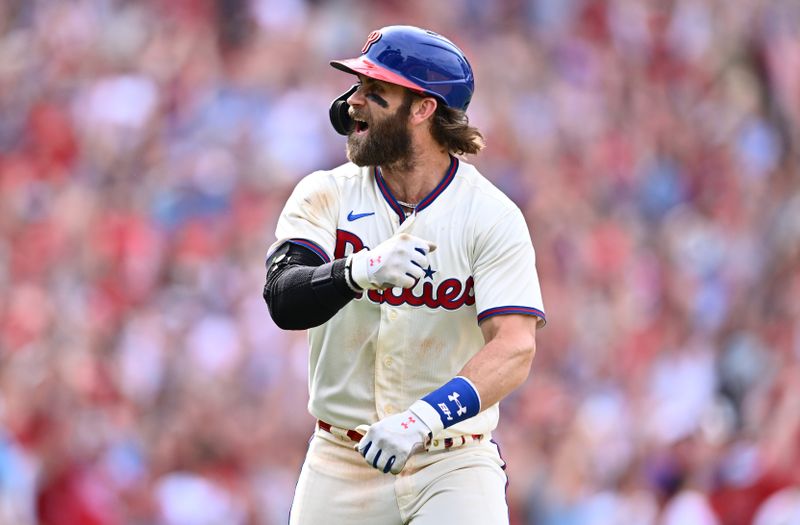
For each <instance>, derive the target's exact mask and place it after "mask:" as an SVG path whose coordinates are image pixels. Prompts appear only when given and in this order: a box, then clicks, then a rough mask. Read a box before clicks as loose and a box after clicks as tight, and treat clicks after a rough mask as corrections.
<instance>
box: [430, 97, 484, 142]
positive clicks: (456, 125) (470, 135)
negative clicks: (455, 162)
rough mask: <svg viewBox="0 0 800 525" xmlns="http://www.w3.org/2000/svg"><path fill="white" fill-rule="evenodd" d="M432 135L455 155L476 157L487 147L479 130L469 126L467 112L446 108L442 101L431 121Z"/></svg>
mask: <svg viewBox="0 0 800 525" xmlns="http://www.w3.org/2000/svg"><path fill="white" fill-rule="evenodd" d="M431 135H433V138H434V140H436V142H438V143H439V144H441V145H442V146H444V147H445V148H447V151H449V152H450V153H453V154H455V155H464V154H469V155H474V154H476V153H478V152H479V151H480V150H482V149H483V147H484V146H485V145H486V141H485V140H484V138H483V135H482V134H481V132H480V131H478V128H476V127H475V126H470V125H469V117H467V113H466V112H465V111H461V110H460V109H453V108H451V107H448V106H445V105H444V104H442V103H441V101H439V104H438V105H437V106H436V112H435V113H434V114H433V119H432V120H431Z"/></svg>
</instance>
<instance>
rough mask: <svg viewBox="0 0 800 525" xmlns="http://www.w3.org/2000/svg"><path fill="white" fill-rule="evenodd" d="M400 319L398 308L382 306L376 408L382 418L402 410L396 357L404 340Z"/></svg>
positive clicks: (377, 347) (377, 353)
mask: <svg viewBox="0 0 800 525" xmlns="http://www.w3.org/2000/svg"><path fill="white" fill-rule="evenodd" d="M400 317H401V316H400V314H399V313H398V311H397V308H396V307H393V306H390V305H386V304H384V305H381V324H380V329H379V332H378V344H377V345H376V355H375V408H376V409H377V412H378V416H380V417H386V416H389V415H392V414H396V413H397V412H398V411H399V410H400V408H399V406H398V398H397V395H398V393H399V392H397V385H398V384H399V383H398V380H399V378H398V375H397V374H398V372H399V370H398V366H397V365H398V363H397V360H396V359H395V355H394V354H395V353H396V351H398V349H397V348H396V346H397V344H398V342H399V341H403V340H404V334H403V330H402V328H401V325H402V323H398V319H399V318H400ZM401 320H402V319H401Z"/></svg>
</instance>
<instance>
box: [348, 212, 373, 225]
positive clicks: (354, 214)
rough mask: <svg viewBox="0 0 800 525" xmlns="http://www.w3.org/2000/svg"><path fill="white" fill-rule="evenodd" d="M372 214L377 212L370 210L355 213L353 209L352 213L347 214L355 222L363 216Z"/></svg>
mask: <svg viewBox="0 0 800 525" xmlns="http://www.w3.org/2000/svg"><path fill="white" fill-rule="evenodd" d="M370 215H375V212H374V211H370V212H367V213H353V211H352V210H351V211H350V213H348V214H347V220H348V221H350V222H353V221H355V220H358V219H360V218H361V217H368V216H370Z"/></svg>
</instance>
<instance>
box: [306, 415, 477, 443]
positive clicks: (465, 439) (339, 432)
mask: <svg viewBox="0 0 800 525" xmlns="http://www.w3.org/2000/svg"><path fill="white" fill-rule="evenodd" d="M317 426H319V428H320V429H322V430H324V431H325V432H328V433H329V434H333V435H334V436H339V437H342V436H345V435H346V436H347V437H348V438H350V439H351V440H352V441H355V442H356V443H358V442H359V441H361V438H362V437H364V436H363V435H362V434H359V433H358V432H356V431H355V430H348V429H346V428H339V427H335V426H333V425H331V424H330V423H326V422H324V421H320V420H317ZM482 439H483V434H471V435H469V436H458V437H454V438H452V437H449V438H444V439H434V440H428V442H427V443H426V446H425V448H426V449H429V450H430V449H443V448H445V449H446V448H452V447H454V446H456V447H460V446H461V445H466V444H467V443H471V442H473V441H480V440H482Z"/></svg>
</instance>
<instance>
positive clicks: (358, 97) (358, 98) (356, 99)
mask: <svg viewBox="0 0 800 525" xmlns="http://www.w3.org/2000/svg"><path fill="white" fill-rule="evenodd" d="M366 101H367V99H366V98H364V93H363V91H362V88H361V87H359V88H358V89H356V90H355V92H354V93H353V94H352V95H350V96H349V97H347V103H348V104H350V105H351V106H363V105H364V104H365V103H366Z"/></svg>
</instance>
